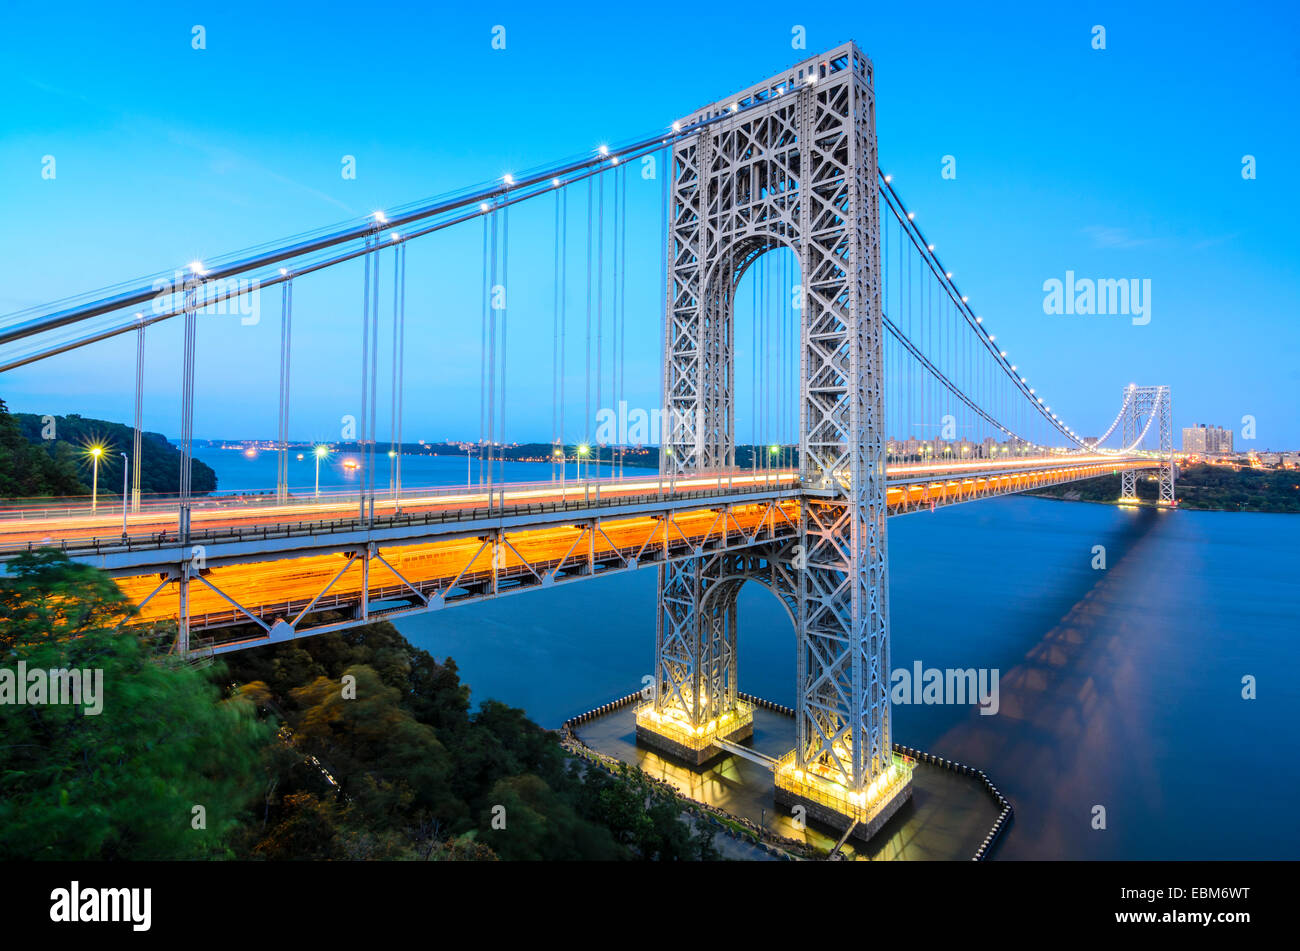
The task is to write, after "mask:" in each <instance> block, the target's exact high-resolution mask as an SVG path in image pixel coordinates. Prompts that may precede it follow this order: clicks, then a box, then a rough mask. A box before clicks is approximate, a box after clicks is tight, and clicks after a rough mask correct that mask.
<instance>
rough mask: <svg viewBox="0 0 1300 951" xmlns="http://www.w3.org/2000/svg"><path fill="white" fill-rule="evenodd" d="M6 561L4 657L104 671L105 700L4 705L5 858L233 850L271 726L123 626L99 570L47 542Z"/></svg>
mask: <svg viewBox="0 0 1300 951" xmlns="http://www.w3.org/2000/svg"><path fill="white" fill-rule="evenodd" d="M10 570H11V575H10V576H8V577H0V604H2V605H3V618H4V620H3V621H0V654H3V660H2V661H0V665H2V666H4V667H6V668H9V669H16V667H17V664H18V662H19V661H25V662H26V664H27V668H28V670H32V669H44V670H50V669H78V670H90V671H102V678H103V679H102V704H103V706H102V712H100V713H99V714H98V715H86V714H85V712H84V708H83V707H82V706H74V705H71V704H43V705H21V706H20V705H14V704H0V737H2V738H3V739H0V860H12V859H19V858H29V859H30V858H40V859H60V860H104V859H185V858H217V857H223V856H228V855H230V854H231V853H230V843H231V842H232V841H233V840H234V839H235V837H236V832H237V830H238V828H239V826H240V824H241V820H242V818H243V814H244V812H245V810H246V808H247V807H248V805H249V804H250V803H249V797H250V792H249V785H248V779H249V777H250V776H254V775H256V774H257V772H258V770H259V767H260V763H261V762H262V759H263V757H264V751H265V749H266V747H267V744H268V742H269V741H270V737H271V733H272V730H271V729H270V727H269V726H268V725H267V724H265V723H263V722H259V721H258V719H257V716H256V711H255V709H254V707H253V705H252V704H251V703H249V702H248V701H247V700H244V699H242V698H239V697H233V698H230V699H222V697H221V692H220V690H219V689H218V688H216V687H215V686H214V685H213V684H212V683H210V682H209V680H208V677H207V675H206V674H205V673H204V672H201V671H198V670H194V669H192V668H190V667H187V666H185V665H163V664H160V663H159V662H158V660H157V658H155V657H154V655H153V654H152V652H151V651H150V650H149V649H148V647H147V646H146V645H145V643H144V642H142V641H141V639H140V638H139V636H138V635H136V634H135V633H132V632H129V631H122V630H119V629H118V627H117V625H118V624H119V623H120V622H121V621H122V620H125V619H126V618H127V617H128V615H129V612H128V609H127V607H126V605H125V603H124V602H123V601H122V598H121V595H120V594H118V593H116V587H115V586H114V585H113V584H112V582H111V581H110V580H109V579H107V578H106V577H105V576H104V575H102V574H100V573H99V572H97V571H94V570H93V569H90V568H87V567H85V566H83V565H76V564H73V563H71V562H69V561H68V560H67V559H66V558H65V557H64V556H62V555H60V554H56V553H53V552H40V553H35V554H30V555H21V556H19V557H18V558H17V559H15V560H14V562H12V563H11V565H10ZM195 806H202V807H203V808H204V810H205V812H206V814H205V816H204V824H205V828H199V829H196V828H194V825H195V814H194V811H193V810H194V807H195Z"/></svg>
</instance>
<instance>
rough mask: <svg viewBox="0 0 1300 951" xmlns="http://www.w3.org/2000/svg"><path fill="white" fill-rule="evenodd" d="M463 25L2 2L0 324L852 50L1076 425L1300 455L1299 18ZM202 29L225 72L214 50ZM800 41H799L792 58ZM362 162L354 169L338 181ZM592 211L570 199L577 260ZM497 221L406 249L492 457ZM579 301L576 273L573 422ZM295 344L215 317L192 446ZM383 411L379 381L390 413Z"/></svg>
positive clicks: (205, 327)
mask: <svg viewBox="0 0 1300 951" xmlns="http://www.w3.org/2000/svg"><path fill="white" fill-rule="evenodd" d="M440 6H441V5H439V4H430V3H400V4H399V3H383V4H370V5H367V4H354V3H348V4H310V3H302V4H292V5H280V4H268V3H248V2H243V0H228V2H223V3H206V4H205V3H133V4H122V5H114V6H104V5H102V4H97V3H96V4H60V5H55V6H51V5H48V4H24V5H9V6H8V9H6V10H5V12H4V13H3V14H0V54H2V55H0V83H3V88H4V103H5V105H4V107H3V109H0V208H3V210H4V215H3V217H4V222H5V225H4V228H3V232H2V233H0V261H2V262H3V263H0V313H9V312H12V311H16V310H19V309H23V308H28V307H32V306H35V305H39V304H42V303H44V302H49V301H54V300H56V299H59V298H63V297H67V296H70V295H73V294H80V293H82V292H87V291H92V290H94V289H96V288H100V287H105V286H108V285H112V284H117V283H120V282H123V281H126V280H128V279H132V278H136V277H141V276H145V275H152V274H154V273H156V272H162V271H170V270H171V269H172V268H174V267H178V266H181V265H184V264H185V263H186V262H189V261H191V260H194V259H200V260H203V259H211V258H212V257H215V256H217V255H221V254H225V253H227V252H232V251H237V250H239V249H241V248H248V247H251V246H254V245H260V244H264V243H266V242H268V241H271V240H272V239H276V238H281V237H285V236H288V235H292V234H296V233H300V232H304V231H307V230H311V229H316V228H319V227H322V226H326V225H330V224H333V223H335V222H339V221H342V220H346V219H351V218H355V217H357V216H361V215H365V214H368V213H370V212H372V211H374V210H375V209H383V208H392V207H393V206H395V205H397V204H402V203H406V202H410V201H413V200H415V199H419V198H423V197H426V196H430V195H436V194H439V193H443V192H447V191H452V190H455V189H459V188H462V187H464V186H467V185H470V184H474V183H478V182H484V181H487V180H490V179H493V178H495V177H497V176H500V175H501V174H503V173H505V172H511V171H514V172H518V171H520V170H524V169H528V168H532V167H536V166H540V165H545V164H548V163H550V162H551V161H553V160H557V159H561V158H565V157H568V156H572V155H575V154H579V153H588V152H590V150H592V149H594V148H596V147H597V146H598V145H600V144H601V143H605V142H620V141H627V140H631V139H635V138H639V137H641V136H643V135H648V134H653V133H654V132H655V131H656V130H658V129H662V128H663V127H664V126H665V125H667V124H668V123H669V122H671V121H672V120H673V119H674V118H677V117H678V116H680V115H682V114H685V113H687V112H689V111H690V110H691V109H693V108H695V107H697V106H700V105H703V104H705V103H708V102H711V101H714V100H716V99H721V98H724V97H726V96H727V95H729V94H730V93H732V92H734V91H735V90H737V89H740V88H742V87H744V86H746V85H748V84H750V83H752V82H756V81H758V80H761V79H763V78H765V77H766V76H768V75H771V74H773V73H776V72H778V71H779V70H781V69H782V68H784V67H785V66H787V65H789V64H791V63H793V62H796V61H798V60H800V59H803V58H805V57H806V56H808V55H811V54H813V53H816V52H818V51H820V50H823V49H827V48H830V47H832V46H835V45H837V44H839V43H841V42H844V41H845V40H848V39H853V40H855V41H857V43H858V44H859V45H860V46H861V47H862V48H863V49H864V50H865V51H866V53H867V54H868V55H869V56H870V57H871V58H872V59H873V60H874V63H875V69H876V72H875V76H876V95H877V117H878V133H879V138H880V156H881V164H882V167H883V168H885V169H886V170H887V171H889V172H891V173H892V175H893V176H894V179H893V181H894V184H895V185H896V186H897V187H898V188H899V190H900V192H901V194H902V195H903V197H904V199H905V200H906V201H907V202H908V204H909V206H910V207H911V208H913V209H915V211H916V213H917V220H918V221H919V222H920V223H921V224H922V226H923V227H924V229H925V231H926V233H927V236H928V237H929V238H930V239H931V240H933V241H934V242H935V244H936V245H937V246H938V250H939V253H940V254H941V255H942V258H943V260H944V262H945V264H946V265H947V266H948V267H950V268H951V269H952V270H953V271H954V273H955V275H956V277H957V280H958V281H959V283H960V285H961V287H962V290H963V292H964V293H966V294H968V295H969V296H970V298H971V300H972V302H975V303H976V304H977V305H978V310H979V311H980V312H981V313H982V314H983V315H984V316H985V320H986V321H988V323H989V324H990V326H991V327H992V328H993V329H995V331H996V333H997V334H998V338H999V340H1000V341H1001V342H1002V343H1003V344H1005V345H1006V346H1007V349H1008V351H1010V352H1011V354H1012V356H1013V358H1014V359H1016V361H1017V363H1018V365H1019V366H1020V367H1021V369H1022V371H1025V372H1026V375H1027V376H1028V377H1029V379H1030V381H1031V383H1034V384H1036V385H1037V386H1038V390H1039V392H1040V393H1042V394H1045V395H1047V397H1048V398H1049V400H1050V402H1051V405H1052V407H1053V409H1054V410H1055V411H1057V412H1058V413H1059V414H1060V415H1061V416H1062V418H1064V419H1065V420H1067V421H1068V422H1069V423H1070V424H1071V425H1072V426H1073V427H1075V428H1076V430H1078V431H1080V432H1083V433H1085V434H1087V433H1089V432H1093V431H1097V430H1100V429H1102V428H1104V427H1105V426H1106V425H1107V424H1108V423H1109V421H1110V419H1111V418H1112V417H1113V415H1114V413H1115V411H1116V409H1117V408H1118V405H1119V399H1120V397H1119V394H1120V390H1121V388H1122V387H1123V386H1124V385H1125V384H1127V383H1128V382H1130V381H1134V380H1135V381H1137V382H1140V383H1168V384H1170V385H1171V386H1172V388H1173V395H1174V425H1175V427H1176V428H1178V427H1182V426H1185V425H1190V424H1191V423H1193V422H1207V423H1217V424H1219V425H1223V426H1226V427H1230V428H1233V429H1235V430H1237V431H1238V433H1239V434H1240V430H1241V426H1242V424H1241V420H1242V417H1243V416H1246V415H1251V416H1254V417H1255V418H1256V420H1257V430H1258V439H1257V441H1255V442H1254V443H1243V442H1241V440H1240V435H1239V436H1238V447H1239V448H1251V447H1257V448H1261V449H1262V448H1281V447H1295V446H1300V420H1298V419H1297V413H1296V402H1297V393H1298V392H1300V329H1298V321H1297V318H1298V317H1300V307H1298V306H1297V304H1296V296H1295V294H1296V277H1297V274H1298V273H1300V269H1297V267H1296V252H1297V242H1296V241H1295V239H1294V232H1295V228H1296V222H1297V218H1298V215H1297V212H1300V201H1298V196H1300V184H1298V182H1297V160H1296V156H1297V154H1300V131H1298V126H1297V121H1296V120H1297V116H1296V103H1297V102H1298V101H1300V53H1298V52H1297V50H1298V49H1300V41H1298V39H1297V36H1298V33H1300V31H1298V30H1297V25H1298V24H1300V14H1298V13H1297V11H1296V7H1295V6H1294V5H1291V4H1240V3H1238V4H1221V3H1216V4H1189V3H1183V2H1177V3H1172V2H1171V3H1162V4H1132V3H1117V4H1101V3H1096V4H1079V5H1068V4H1051V3H1041V2H1029V3H1023V4H1007V5H1004V6H1003V7H1002V8H1001V9H999V10H996V11H993V10H990V9H989V5H987V4H975V3H971V4H965V5H957V4H938V5H935V4H928V5H927V4H906V3H891V4H870V3H866V4H860V3H843V4H825V5H821V6H820V7H819V9H818V12H813V11H812V9H811V7H810V5H806V4H799V5H791V4H777V3H770V4H764V3H753V4H748V5H745V6H744V7H743V9H742V8H739V7H736V6H734V5H707V4H706V5H698V4H697V5H689V6H688V7H685V8H683V12H682V16H681V17H680V18H678V17H673V16H670V15H668V14H667V13H666V12H663V11H665V10H666V9H667V8H666V6H665V5H663V4H653V5H652V4H626V3H624V4H602V5H600V6H598V7H597V6H593V7H592V8H591V9H590V10H588V11H585V12H583V11H579V10H577V9H576V8H569V7H556V6H554V5H552V6H550V7H541V6H538V5H535V4H521V3H511V2H493V3H491V4H455V5H449V7H448V8H447V9H441V8H440ZM1067 6H1074V9H1073V10H1068V9H1065V7H1067ZM195 25H201V26H202V27H203V28H204V31H205V39H206V49H202V50H195V49H193V48H192V35H193V34H192V29H193V27H194V26H195ZM497 25H501V26H504V27H505V38H506V48H505V49H504V50H494V49H493V48H492V37H493V33H492V31H493V28H494V26H497ZM1096 25H1101V26H1104V27H1105V31H1106V32H1105V40H1106V48H1105V49H1104V50H1095V49H1093V27H1094V26H1096ZM797 26H798V27H802V28H803V29H804V31H805V33H806V43H807V48H806V50H799V49H793V48H792V45H791V41H792V31H793V30H794V29H795V27H797ZM349 155H350V156H354V157H355V161H356V171H357V174H356V178H355V180H348V179H345V178H344V177H343V176H342V175H341V174H340V169H341V162H342V159H343V157H344V156H349ZM1247 155H1251V156H1254V158H1255V165H1256V170H1257V177H1256V178H1255V179H1254V180H1247V179H1244V178H1243V176H1242V168H1243V156H1247ZM46 156H52V157H53V158H54V162H55V165H54V168H55V175H54V177H53V178H47V177H43V176H42V169H43V168H44V167H45V166H46V165H47V162H46ZM944 156H952V157H953V158H954V159H955V168H956V173H957V174H956V177H955V178H954V179H945V178H943V177H942V176H941V170H942V168H943V159H944ZM628 190H629V206H630V207H631V208H632V209H633V211H634V212H644V213H643V214H641V215H640V218H639V221H640V222H641V223H642V224H641V230H642V231H644V232H646V233H645V234H639V235H637V236H635V237H634V242H633V244H632V245H631V246H630V247H629V255H630V256H631V257H632V258H633V261H632V263H633V264H634V265H635V267H634V268H633V270H632V273H631V275H630V276H629V279H628V280H629V283H628V292H629V305H628V322H629V325H630V328H631V329H630V331H629V338H628V348H627V352H628V380H629V385H628V388H627V393H626V398H627V400H628V402H629V403H630V404H631V405H633V406H647V407H648V406H652V405H654V404H655V403H656V402H657V399H658V396H657V394H658V386H659V369H658V365H657V353H658V349H659V342H658V308H659V306H660V301H661V300H662V294H661V292H660V290H659V286H658V280H659V274H658V271H659V260H658V254H657V251H655V250H654V240H653V238H654V236H653V235H650V234H649V232H648V231H646V229H648V228H650V226H651V225H652V224H653V222H654V217H653V214H654V211H655V210H656V209H657V207H658V201H659V183H658V182H646V181H643V180H642V179H641V178H640V177H639V176H638V175H631V176H630V177H629V179H628ZM583 203H585V191H583V190H575V191H574V192H573V193H572V194H571V196H570V213H571V216H572V217H571V225H570V236H569V240H570V246H571V250H572V249H576V250H575V254H576V253H578V252H580V251H581V242H582V225H581V224H580V221H581V219H580V217H579V216H578V212H579V211H580V210H584V209H582V208H581V206H582V205H583ZM551 208H552V206H550V205H545V206H544V207H542V208H539V209H538V210H537V211H535V212H530V211H519V212H518V213H514V214H512V217H511V262H512V263H511V267H512V271H511V274H512V294H511V310H510V319H511V334H512V337H511V339H510V343H509V348H510V350H509V361H510V379H509V390H510V408H509V411H508V415H507V422H506V425H507V433H506V434H507V437H508V438H509V439H511V440H516V441H530V440H537V441H547V440H549V439H550V438H551V396H550V393H551V362H550V353H551V299H552V287H551V283H550V280H551V278H550V274H551V250H550V248H551V234H552V225H551V221H552V219H551V214H552V212H551ZM480 234H481V232H480V231H479V230H478V227H477V225H475V226H472V227H471V228H470V229H469V230H468V231H465V232H463V233H462V234H461V235H460V236H459V237H458V238H452V237H450V236H442V237H441V238H440V239H439V240H430V241H425V242H419V243H413V244H412V245H411V247H410V252H409V254H410V258H409V265H408V268H409V270H408V280H409V282H410V283H409V286H408V292H407V313H408V318H407V320H408V333H407V337H408V346H409V348H410V349H409V353H408V357H407V379H408V390H407V396H406V425H405V435H406V437H407V438H408V439H409V440H414V439H417V438H424V439H427V440H441V439H445V438H477V435H478V432H479V406H478V393H479V389H478V386H479V383H478V380H479V370H478V367H479V363H478V361H479V355H478V347H479V320H480V316H479V315H480V303H479V285H478V280H479V278H478V272H477V268H478V260H479V257H478V255H479V250H478V249H479V244H478V242H479V241H480V240H481V239H480ZM530 254H531V255H532V259H531V260H530V258H529V255H530ZM571 260H572V262H573V263H574V265H575V268H576V264H577V262H578V258H577V257H576V256H575V257H573V258H572V259H571ZM384 268H385V269H388V268H391V263H390V262H389V261H388V260H387V259H386V260H385V263H384ZM1067 271H1073V272H1074V273H1075V274H1076V275H1078V276H1079V277H1091V278H1139V279H1149V280H1150V281H1151V295H1152V299H1151V321H1150V323H1148V324H1146V325H1144V326H1134V325H1133V324H1132V322H1131V321H1130V320H1129V319H1127V318H1105V317H1082V316H1056V315H1048V314H1045V313H1044V312H1043V298H1044V291H1043V283H1044V282H1045V281H1047V280H1049V279H1052V278H1057V279H1062V280H1063V279H1064V278H1065V275H1066V272H1067ZM581 278H582V275H581V274H578V273H576V270H572V271H571V273H570V295H569V300H570V307H569V310H570V320H571V323H570V328H571V335H572V337H571V341H572V346H571V347H570V349H569V367H570V370H571V371H575V372H571V373H570V392H569V398H568V406H569V407H570V413H571V414H574V415H578V414H580V413H581V409H582V396H581V385H582V383H581V377H580V373H581V369H580V368H581V362H582V350H581V348H580V343H579V341H580V339H581V334H580V331H579V327H580V324H581V321H582V319H583V300H582V296H581V295H582V293H583V288H584V286H585V285H584V284H583V283H582V279H581ZM385 280H386V281H387V280H388V276H387V274H385ZM360 298H361V272H360V266H359V265H356V266H353V267H352V268H351V270H346V269H345V270H344V271H342V272H341V273H339V274H337V275H334V274H331V275H328V276H324V277H322V278H321V279H320V280H314V279H304V280H302V281H300V282H299V286H298V288H297V291H296V295H295V303H296V309H295V342H296V346H295V350H294V356H293V371H294V375H293V408H292V420H293V422H292V426H291V433H292V435H293V436H294V437H295V438H300V439H337V438H338V435H339V433H338V429H339V422H338V421H339V418H340V417H341V416H342V415H343V414H346V413H356V412H358V411H359V407H358V405H357V390H358V385H359V367H358V365H357V364H358V356H357V355H358V353H359V346H360V344H359V327H360V319H359V308H360ZM387 319H388V317H387V312H385V320H387ZM180 331H181V328H180V326H179V322H177V321H171V322H169V323H168V324H164V325H161V326H160V327H158V328H157V329H156V330H151V331H150V336H149V351H148V369H149V382H148V385H147V388H146V393H145V426H146V428H147V429H150V430H157V431H161V432H164V433H167V434H169V435H171V436H175V435H176V434H177V432H178V431H179V415H180V414H179V398H178V392H179V385H178V375H179V374H178V357H177V354H178V351H179V339H180ZM278 345H279V292H278V290H277V291H275V292H273V293H272V292H268V293H267V295H266V298H265V301H264V304H263V310H262V313H261V320H260V322H259V323H257V324H256V325H252V326H243V325H241V324H240V323H239V321H238V319H232V318H214V319H213V320H212V321H210V322H204V323H203V324H202V325H201V327H200V342H199V346H200V373H199V379H198V397H197V408H196V419H195V432H196V435H198V436H201V437H231V438H234V437H262V438H269V437H273V436H274V434H275V431H276V393H277V382H276V372H277V369H276V368H277V365H278ZM133 360H134V340H133V338H132V337H130V336H127V337H122V338H118V339H117V340H115V341H112V342H108V343H104V344H100V345H96V346H94V347H92V348H89V349H86V350H83V351H80V352H78V353H75V354H69V355H64V356H61V357H58V358H55V359H53V360H50V361H46V362H44V363H41V364H37V365H34V366H29V367H26V368H22V369H20V370H16V371H12V372H10V373H8V374H5V376H4V378H3V379H0V396H3V397H4V398H5V399H6V400H7V401H8V403H9V405H10V408H11V409H13V410H15V411H25V412H37V413H55V414H62V413H70V412H79V413H81V414H83V415H88V416H97V417H101V418H107V419H112V420H116V421H120V422H127V423H129V422H130V420H131V416H132V403H133V397H132V385H133V378H134V376H133V374H134V371H133ZM387 362H388V355H387V351H386V350H385V351H384V352H383V353H382V355H381V359H380V365H381V367H385V366H386V365H387ZM385 379H386V377H385ZM387 400H388V397H387V390H386V389H384V390H381V400H380V405H381V407H382V408H383V411H382V412H381V421H382V420H384V419H385V413H386V410H387V406H388V402H387ZM603 402H604V403H606V404H607V403H608V402H609V400H608V398H606V399H605V400H604V401H603ZM568 429H569V431H568V432H567V433H566V434H565V435H566V437H568V438H569V439H573V438H575V437H576V436H579V435H581V433H580V432H578V431H577V429H578V427H576V426H574V425H570V426H569V428H568ZM381 433H383V434H385V435H386V433H387V428H386V423H383V422H381Z"/></svg>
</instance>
